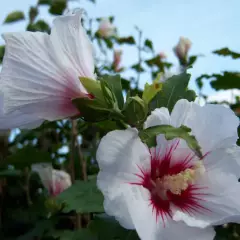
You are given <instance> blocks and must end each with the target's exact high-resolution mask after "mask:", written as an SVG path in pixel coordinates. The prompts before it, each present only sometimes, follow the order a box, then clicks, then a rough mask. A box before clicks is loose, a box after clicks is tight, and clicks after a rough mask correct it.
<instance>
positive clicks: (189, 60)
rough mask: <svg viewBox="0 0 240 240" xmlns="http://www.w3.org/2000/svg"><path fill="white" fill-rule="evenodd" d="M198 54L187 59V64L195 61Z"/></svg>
mask: <svg viewBox="0 0 240 240" xmlns="http://www.w3.org/2000/svg"><path fill="white" fill-rule="evenodd" d="M197 58H198V56H191V57H189V59H188V64H187V65H188V66H192V65H193V64H194V63H195V62H196V61H197Z"/></svg>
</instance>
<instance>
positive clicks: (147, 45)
mask: <svg viewBox="0 0 240 240" xmlns="http://www.w3.org/2000/svg"><path fill="white" fill-rule="evenodd" d="M144 45H145V46H146V47H147V48H149V49H150V50H152V51H153V43H152V41H151V40H150V39H146V40H145V42H144Z"/></svg>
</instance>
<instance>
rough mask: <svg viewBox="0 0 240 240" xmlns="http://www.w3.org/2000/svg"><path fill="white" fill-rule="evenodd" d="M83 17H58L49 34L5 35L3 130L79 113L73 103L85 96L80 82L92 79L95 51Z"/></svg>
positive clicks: (0, 88)
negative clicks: (73, 100)
mask: <svg viewBox="0 0 240 240" xmlns="http://www.w3.org/2000/svg"><path fill="white" fill-rule="evenodd" d="M81 18H82V12H81V11H78V12H76V13H74V14H68V15H65V16H60V17H57V18H56V19H55V20H54V22H53V28H52V31H51V34H50V35H48V34H46V33H41V32H22V33H21V32H19V33H5V34H3V38H4V39H5V41H6V52H5V56H4V59H3V67H2V71H1V75H0V91H1V92H2V94H1V97H2V98H3V103H1V104H2V105H3V109H1V110H0V123H1V121H3V120H2V119H4V121H5V127H6V128H13V127H21V128H26V127H28V128H31V127H36V126H38V125H40V124H41V123H42V122H43V121H44V120H49V121H54V120H58V119H63V118H66V117H71V116H75V115H78V114H79V111H78V110H77V109H76V108H75V107H74V106H73V104H72V102H71V99H73V98H77V97H84V96H86V95H87V94H88V92H87V91H86V89H85V88H84V86H83V85H82V84H81V82H80V80H79V77H88V78H92V79H94V78H95V76H94V59H93V49H92V45H91V43H90V41H89V39H88V37H87V35H86V32H85V30H84V29H83V27H82V25H81ZM0 100H1V99H0ZM0 102H1V101H0ZM1 112H2V113H1ZM14 116H15V117H17V118H18V119H17V120H16V119H15V120H13V119H12V117H14ZM12 121H14V124H12ZM0 128H1V127H0Z"/></svg>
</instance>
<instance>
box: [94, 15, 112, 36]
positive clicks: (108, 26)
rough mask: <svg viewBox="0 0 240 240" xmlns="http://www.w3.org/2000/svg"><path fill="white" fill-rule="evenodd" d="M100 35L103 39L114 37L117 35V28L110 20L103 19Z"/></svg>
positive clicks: (99, 30) (99, 29) (100, 24)
mask: <svg viewBox="0 0 240 240" xmlns="http://www.w3.org/2000/svg"><path fill="white" fill-rule="evenodd" d="M98 33H99V34H100V36H101V37H105V38H108V37H112V36H114V35H115V34H116V27H115V26H114V25H113V24H112V23H111V22H110V20H109V18H102V19H101V21H100V23H99V28H98Z"/></svg>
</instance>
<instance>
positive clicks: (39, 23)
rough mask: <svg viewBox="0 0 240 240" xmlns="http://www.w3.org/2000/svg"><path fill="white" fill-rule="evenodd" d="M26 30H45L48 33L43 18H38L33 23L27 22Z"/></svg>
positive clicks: (48, 28) (48, 30)
mask: <svg viewBox="0 0 240 240" xmlns="http://www.w3.org/2000/svg"><path fill="white" fill-rule="evenodd" d="M27 30H28V31H31V32H46V33H50V27H49V25H48V24H47V23H46V22H45V21H43V20H38V21H37V22H36V23H34V24H29V25H28V26H27Z"/></svg>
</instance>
